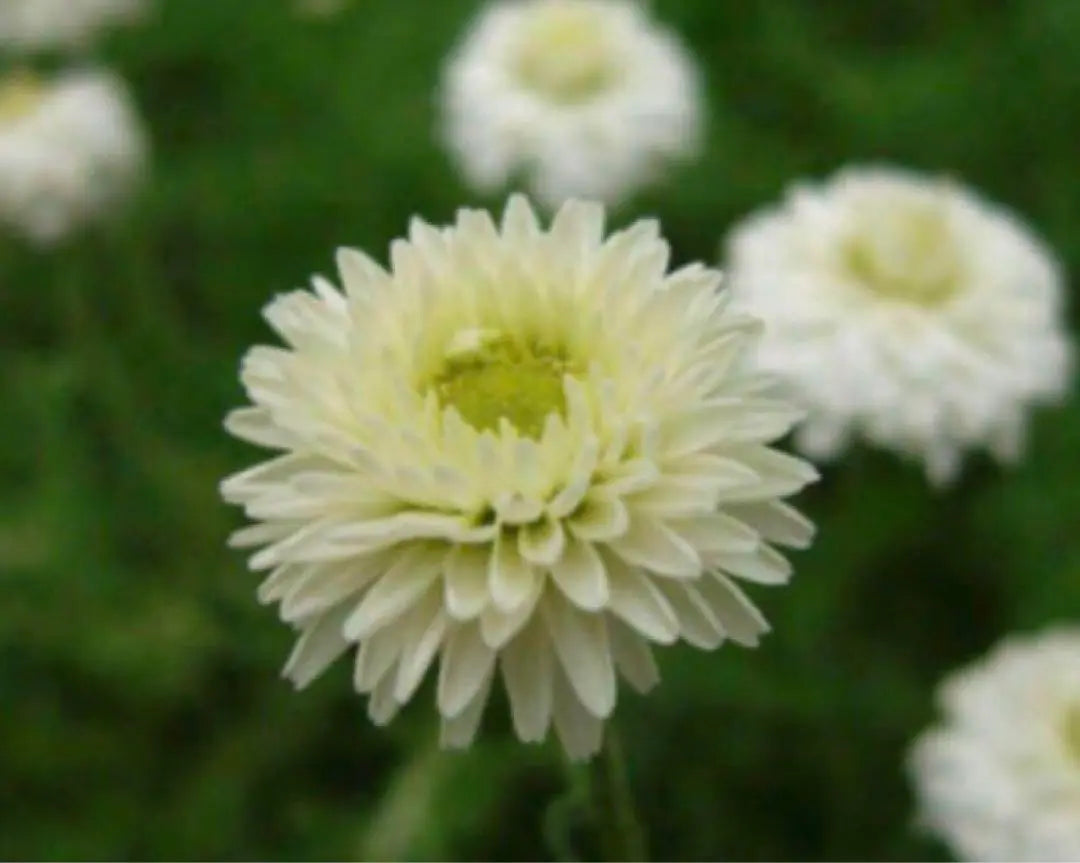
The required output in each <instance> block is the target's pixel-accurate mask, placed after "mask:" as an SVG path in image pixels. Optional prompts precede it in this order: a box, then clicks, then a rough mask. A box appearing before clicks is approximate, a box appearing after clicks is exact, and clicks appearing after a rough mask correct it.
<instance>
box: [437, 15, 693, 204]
mask: <svg viewBox="0 0 1080 863" xmlns="http://www.w3.org/2000/svg"><path fill="white" fill-rule="evenodd" d="M698 91H699V87H698V82H697V77H696V74H695V71H694V69H693V66H692V64H691V62H690V60H689V58H688V57H687V55H686V53H685V51H684V50H683V49H682V47H681V46H680V44H679V43H678V41H677V40H676V39H675V38H674V36H672V35H671V34H670V33H668V32H667V31H666V30H664V29H662V28H661V27H660V26H659V25H657V24H656V23H654V22H653V21H651V20H649V18H648V17H647V15H646V13H645V11H644V9H643V8H642V7H641V5H640V4H638V3H636V2H633V0H502V2H496V3H493V4H492V5H491V6H489V7H488V8H487V9H486V10H485V11H484V12H482V13H481V15H480V17H479V18H478V20H477V21H476V22H475V23H474V24H473V26H472V28H471V29H470V30H469V32H468V34H467V36H466V37H465V39H464V40H463V42H462V44H461V45H460V46H459V48H458V49H457V50H456V51H455V52H454V54H453V55H452V57H451V59H450V62H449V64H448V66H447V70H446V75H445V81H444V86H443V92H442V99H443V109H444V110H443V113H444V123H443V125H444V134H445V138H446V141H447V144H448V146H449V148H450V150H451V151H452V152H453V154H454V156H455V157H456V158H457V161H458V162H459V164H460V166H461V169H462V171H463V172H464V174H465V176H466V178H467V179H468V180H469V181H470V182H471V183H472V184H473V185H474V186H476V187H478V188H480V189H482V190H493V189H497V188H499V187H501V186H503V185H505V184H506V183H507V182H509V181H510V179H511V178H512V177H514V176H515V175H520V176H521V177H522V178H523V179H524V181H525V182H526V183H527V185H528V186H529V187H530V189H531V190H532V191H533V193H534V194H535V195H536V196H537V197H538V198H539V199H541V200H542V201H543V202H545V203H547V204H549V205H551V206H557V205H558V204H559V203H561V202H562V201H563V200H565V199H567V198H570V197H575V196H586V197H592V198H599V199H602V200H606V201H609V202H614V201H616V200H618V199H620V198H622V197H623V196H625V195H627V194H629V193H630V192H632V191H633V190H634V189H636V188H637V187H639V186H641V185H642V184H644V183H647V182H649V181H650V180H651V179H652V178H653V177H654V175H655V174H656V173H657V170H658V168H660V167H661V166H662V165H663V164H664V163H666V162H668V161H671V160H672V159H675V158H680V157H686V156H688V155H690V154H691V153H693V152H694V150H695V149H696V147H697V141H698V137H699V134H700V131H699V123H700V119H699V114H700V111H701V104H700V103H701V97H700V94H699V92H698Z"/></svg>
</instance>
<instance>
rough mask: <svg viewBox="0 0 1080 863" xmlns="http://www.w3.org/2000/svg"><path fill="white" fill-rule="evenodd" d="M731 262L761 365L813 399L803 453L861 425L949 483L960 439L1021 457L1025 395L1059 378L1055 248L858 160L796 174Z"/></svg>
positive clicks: (1063, 370) (957, 193)
mask: <svg viewBox="0 0 1080 863" xmlns="http://www.w3.org/2000/svg"><path fill="white" fill-rule="evenodd" d="M728 264H729V278H730V280H731V288H732V292H733V294H734V295H735V301H736V303H737V304H738V305H739V306H740V307H741V308H743V309H746V310H748V311H750V312H752V313H753V314H756V315H759V316H761V317H762V318H763V319H764V320H765V321H766V324H767V327H766V334H765V339H764V341H763V343H762V346H761V349H760V353H759V358H760V362H761V364H762V366H763V367H764V368H765V369H767V370H769V371H772V372H776V373H778V374H780V375H781V376H783V377H784V378H785V379H786V380H788V381H789V382H790V384H791V385H792V387H793V389H794V391H795V393H796V394H797V395H798V396H799V397H800V398H801V399H802V401H803V402H804V404H805V406H806V407H807V408H808V409H809V411H810V414H809V418H808V421H807V422H806V423H805V425H804V426H803V427H802V428H801V429H800V433H799V437H798V441H799V443H800V445H801V447H802V448H803V450H804V451H805V452H806V453H808V454H810V455H811V456H814V457H819V458H830V457H832V456H834V455H836V454H837V453H839V452H840V451H841V450H842V449H843V448H844V447H845V446H846V444H847V442H848V439H849V438H850V437H851V436H852V435H853V434H855V435H862V436H864V437H865V438H867V439H868V440H870V441H871V442H873V443H875V444H877V445H879V446H882V447H886V448H889V449H893V450H897V451H900V452H902V453H906V454H909V455H911V456H914V457H916V458H919V459H921V460H922V461H923V462H924V463H925V465H926V468H927V471H928V473H929V475H930V476H931V478H932V479H934V480H935V481H938V482H941V481H945V480H948V479H949V478H951V477H952V476H953V475H954V474H955V473H956V471H957V469H958V467H959V464H960V461H961V456H962V454H963V452H964V451H965V450H967V449H969V448H975V447H986V448H988V449H989V450H990V451H991V452H992V453H993V454H995V455H996V456H997V457H998V458H1000V459H1011V458H1014V457H1015V456H1016V455H1017V454H1018V453H1019V451H1020V449H1021V446H1022V442H1023V430H1024V426H1025V415H1026V413H1027V411H1028V410H1029V408H1030V406H1031V405H1032V404H1034V403H1038V402H1045V401H1052V400H1054V399H1056V398H1057V397H1058V396H1060V395H1061V393H1062V392H1063V391H1064V390H1065V388H1066V386H1067V380H1068V371H1069V353H1070V351H1069V344H1068V341H1067V337H1066V333H1065V329H1064V324H1063V319H1062V318H1063V316H1062V309H1061V304H1062V284H1061V276H1060V274H1059V272H1058V268H1057V266H1056V264H1055V262H1054V260H1053V258H1052V257H1051V255H1050V254H1049V253H1048V251H1047V250H1046V249H1045V248H1044V247H1043V246H1042V245H1041V244H1040V243H1039V242H1038V241H1037V240H1036V239H1035V238H1034V237H1032V235H1031V234H1030V233H1029V232H1028V231H1027V230H1026V229H1025V228H1024V226H1023V225H1021V224H1020V223H1019V222H1018V221H1016V219H1014V218H1013V217H1011V216H1010V215H1009V214H1007V213H1006V212H1004V211H1003V210H1000V209H998V208H996V207H994V206H991V205H990V204H988V203H986V202H984V201H982V200H980V199H979V198H978V197H976V196H975V195H974V194H972V193H971V192H969V191H966V190H964V189H962V188H960V187H959V186H957V185H956V184H955V183H952V182H949V181H947V180H944V179H925V178H921V177H918V176H916V175H913V174H908V173H905V172H900V171H896V170H886V169H862V170H858V169H851V170H847V171H844V172H842V173H841V174H840V175H839V176H838V177H837V178H835V179H833V180H832V181H831V182H828V183H826V184H824V185H821V186H810V185H799V186H798V187H797V188H796V189H795V190H794V191H793V193H792V194H791V195H790V196H789V197H788V199H787V200H786V201H785V202H784V203H783V205H781V206H780V207H778V208H775V209H769V210H766V211H765V212H763V213H761V214H759V215H756V216H754V217H751V218H750V219H748V220H747V221H746V222H745V223H743V224H742V225H740V226H738V227H737V228H736V229H735V231H734V232H733V234H732V236H731V237H730V242H729V246H728Z"/></svg>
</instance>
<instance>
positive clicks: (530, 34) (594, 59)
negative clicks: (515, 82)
mask: <svg viewBox="0 0 1080 863" xmlns="http://www.w3.org/2000/svg"><path fill="white" fill-rule="evenodd" d="M612 61H613V58H612V56H611V50H610V44H609V39H608V37H607V35H606V33H605V26H604V20H603V16H602V15H601V14H600V10H598V9H596V8H594V7H592V6H591V5H589V4H587V3H581V2H574V0H553V2H549V3H546V4H544V5H542V6H541V8H539V9H537V10H536V11H535V12H534V13H533V20H532V21H531V22H529V25H528V26H527V27H526V29H525V32H524V35H523V37H522V41H521V44H520V45H519V46H518V50H517V53H516V56H515V67H516V69H515V71H516V72H517V76H518V79H519V80H520V81H521V82H522V84H524V85H525V86H526V87H528V88H529V89H530V90H535V91H537V92H539V93H542V94H543V95H545V96H547V97H549V98H551V99H554V100H555V101H558V102H564V103H571V104H572V103H577V102H585V101H587V100H589V99H590V98H592V97H593V96H596V95H598V94H599V93H602V92H603V91H604V90H606V89H607V88H608V87H609V86H610V85H611V83H612V82H613V80H614V78H615V76H616V71H617V70H616V68H615V65H614V63H613V62H612Z"/></svg>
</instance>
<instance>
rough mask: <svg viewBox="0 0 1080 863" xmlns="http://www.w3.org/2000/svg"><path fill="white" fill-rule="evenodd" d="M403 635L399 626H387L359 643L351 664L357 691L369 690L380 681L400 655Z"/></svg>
mask: <svg viewBox="0 0 1080 863" xmlns="http://www.w3.org/2000/svg"><path fill="white" fill-rule="evenodd" d="M404 635H405V632H404V630H403V629H402V628H401V627H398V626H388V627H386V628H385V629H380V630H379V631H378V632H376V633H375V634H374V635H372V636H371V637H370V638H365V639H364V640H363V641H362V642H361V643H360V649H359V650H357V651H356V663H355V664H354V666H353V688H354V689H355V690H356V691H357V692H371V691H372V690H374V689H375V687H376V686H378V685H379V683H380V682H382V679H383V678H384V677H386V675H387V672H389V671H390V669H391V668H392V667H393V666H394V664H395V663H397V661H398V658H399V657H400V656H401V650H402V648H403V646H404Z"/></svg>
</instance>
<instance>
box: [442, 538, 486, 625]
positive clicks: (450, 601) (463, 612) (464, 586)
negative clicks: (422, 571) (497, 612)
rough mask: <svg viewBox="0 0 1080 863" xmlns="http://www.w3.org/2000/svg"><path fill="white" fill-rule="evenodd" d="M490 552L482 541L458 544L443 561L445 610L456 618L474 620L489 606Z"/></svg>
mask: <svg viewBox="0 0 1080 863" xmlns="http://www.w3.org/2000/svg"><path fill="white" fill-rule="evenodd" d="M489 557H490V552H489V551H488V550H487V548H485V547H484V546H482V545H458V546H455V547H454V548H453V550H452V551H451V552H450V553H449V554H448V555H447V557H446V561H445V562H444V565H443V576H444V582H443V596H444V598H445V601H446V610H447V612H448V613H449V615H450V616H451V617H452V618H454V619H455V620H459V621H465V620H472V619H473V618H475V617H477V616H479V615H480V613H481V612H482V611H483V610H484V609H485V608H486V607H487V604H488V601H489V599H490V598H491V594H490V593H489V591H488V560H489Z"/></svg>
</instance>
